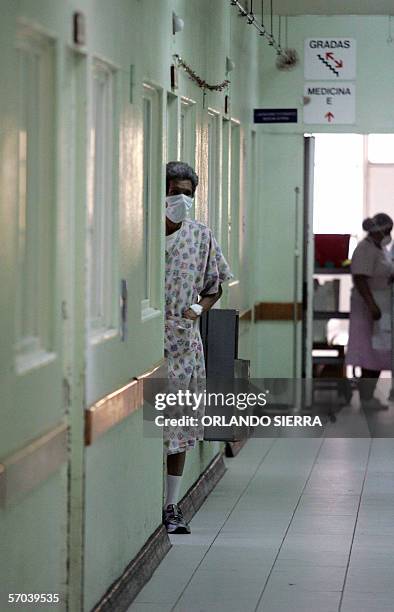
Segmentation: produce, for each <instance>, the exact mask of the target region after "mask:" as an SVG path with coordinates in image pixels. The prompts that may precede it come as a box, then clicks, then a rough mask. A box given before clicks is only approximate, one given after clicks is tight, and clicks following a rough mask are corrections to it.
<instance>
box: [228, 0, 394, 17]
mask: <svg viewBox="0 0 394 612" xmlns="http://www.w3.org/2000/svg"><path fill="white" fill-rule="evenodd" d="M240 1H241V4H243V5H244V6H246V5H247V4H249V5H250V0H249V3H248V2H246V0H243V1H242V0H240ZM269 9H270V0H264V13H268V12H269ZM253 11H254V13H255V14H259V13H260V14H261V0H254V2H253ZM273 12H274V14H275V15H394V0H273Z"/></svg>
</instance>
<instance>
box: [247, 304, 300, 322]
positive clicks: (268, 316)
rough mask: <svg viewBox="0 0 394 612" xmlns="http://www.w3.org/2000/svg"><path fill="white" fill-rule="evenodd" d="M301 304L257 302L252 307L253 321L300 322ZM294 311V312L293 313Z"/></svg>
mask: <svg viewBox="0 0 394 612" xmlns="http://www.w3.org/2000/svg"><path fill="white" fill-rule="evenodd" d="M302 306H303V305H302V303H301V302H298V303H297V304H293V302H258V303H257V304H255V307H254V320H255V321H294V314H295V315H296V318H297V321H302V316H303V308H302ZM294 309H295V310H296V312H294Z"/></svg>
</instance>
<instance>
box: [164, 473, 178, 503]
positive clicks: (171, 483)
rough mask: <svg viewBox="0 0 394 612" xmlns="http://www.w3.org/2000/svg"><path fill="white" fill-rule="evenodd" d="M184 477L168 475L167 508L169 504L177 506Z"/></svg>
mask: <svg viewBox="0 0 394 612" xmlns="http://www.w3.org/2000/svg"><path fill="white" fill-rule="evenodd" d="M181 480H182V476H171V474H167V495H166V503H165V506H164V507H165V508H167V506H168V505H169V504H176V503H177V501H178V498H179V490H180V488H181Z"/></svg>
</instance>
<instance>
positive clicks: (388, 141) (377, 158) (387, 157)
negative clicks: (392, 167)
mask: <svg viewBox="0 0 394 612" xmlns="http://www.w3.org/2000/svg"><path fill="white" fill-rule="evenodd" d="M368 161H369V162H370V163H372V164H394V134H369V136H368Z"/></svg>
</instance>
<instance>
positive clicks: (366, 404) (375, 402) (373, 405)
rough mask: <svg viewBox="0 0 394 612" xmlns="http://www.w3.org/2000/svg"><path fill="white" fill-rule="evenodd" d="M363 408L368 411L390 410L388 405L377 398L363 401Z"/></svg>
mask: <svg viewBox="0 0 394 612" xmlns="http://www.w3.org/2000/svg"><path fill="white" fill-rule="evenodd" d="M361 406H362V407H363V408H364V409H366V410H368V409H369V410H388V409H389V407H388V405H387V404H382V402H381V401H380V400H379V399H378V398H377V397H372V398H371V399H370V400H362V402H361Z"/></svg>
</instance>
